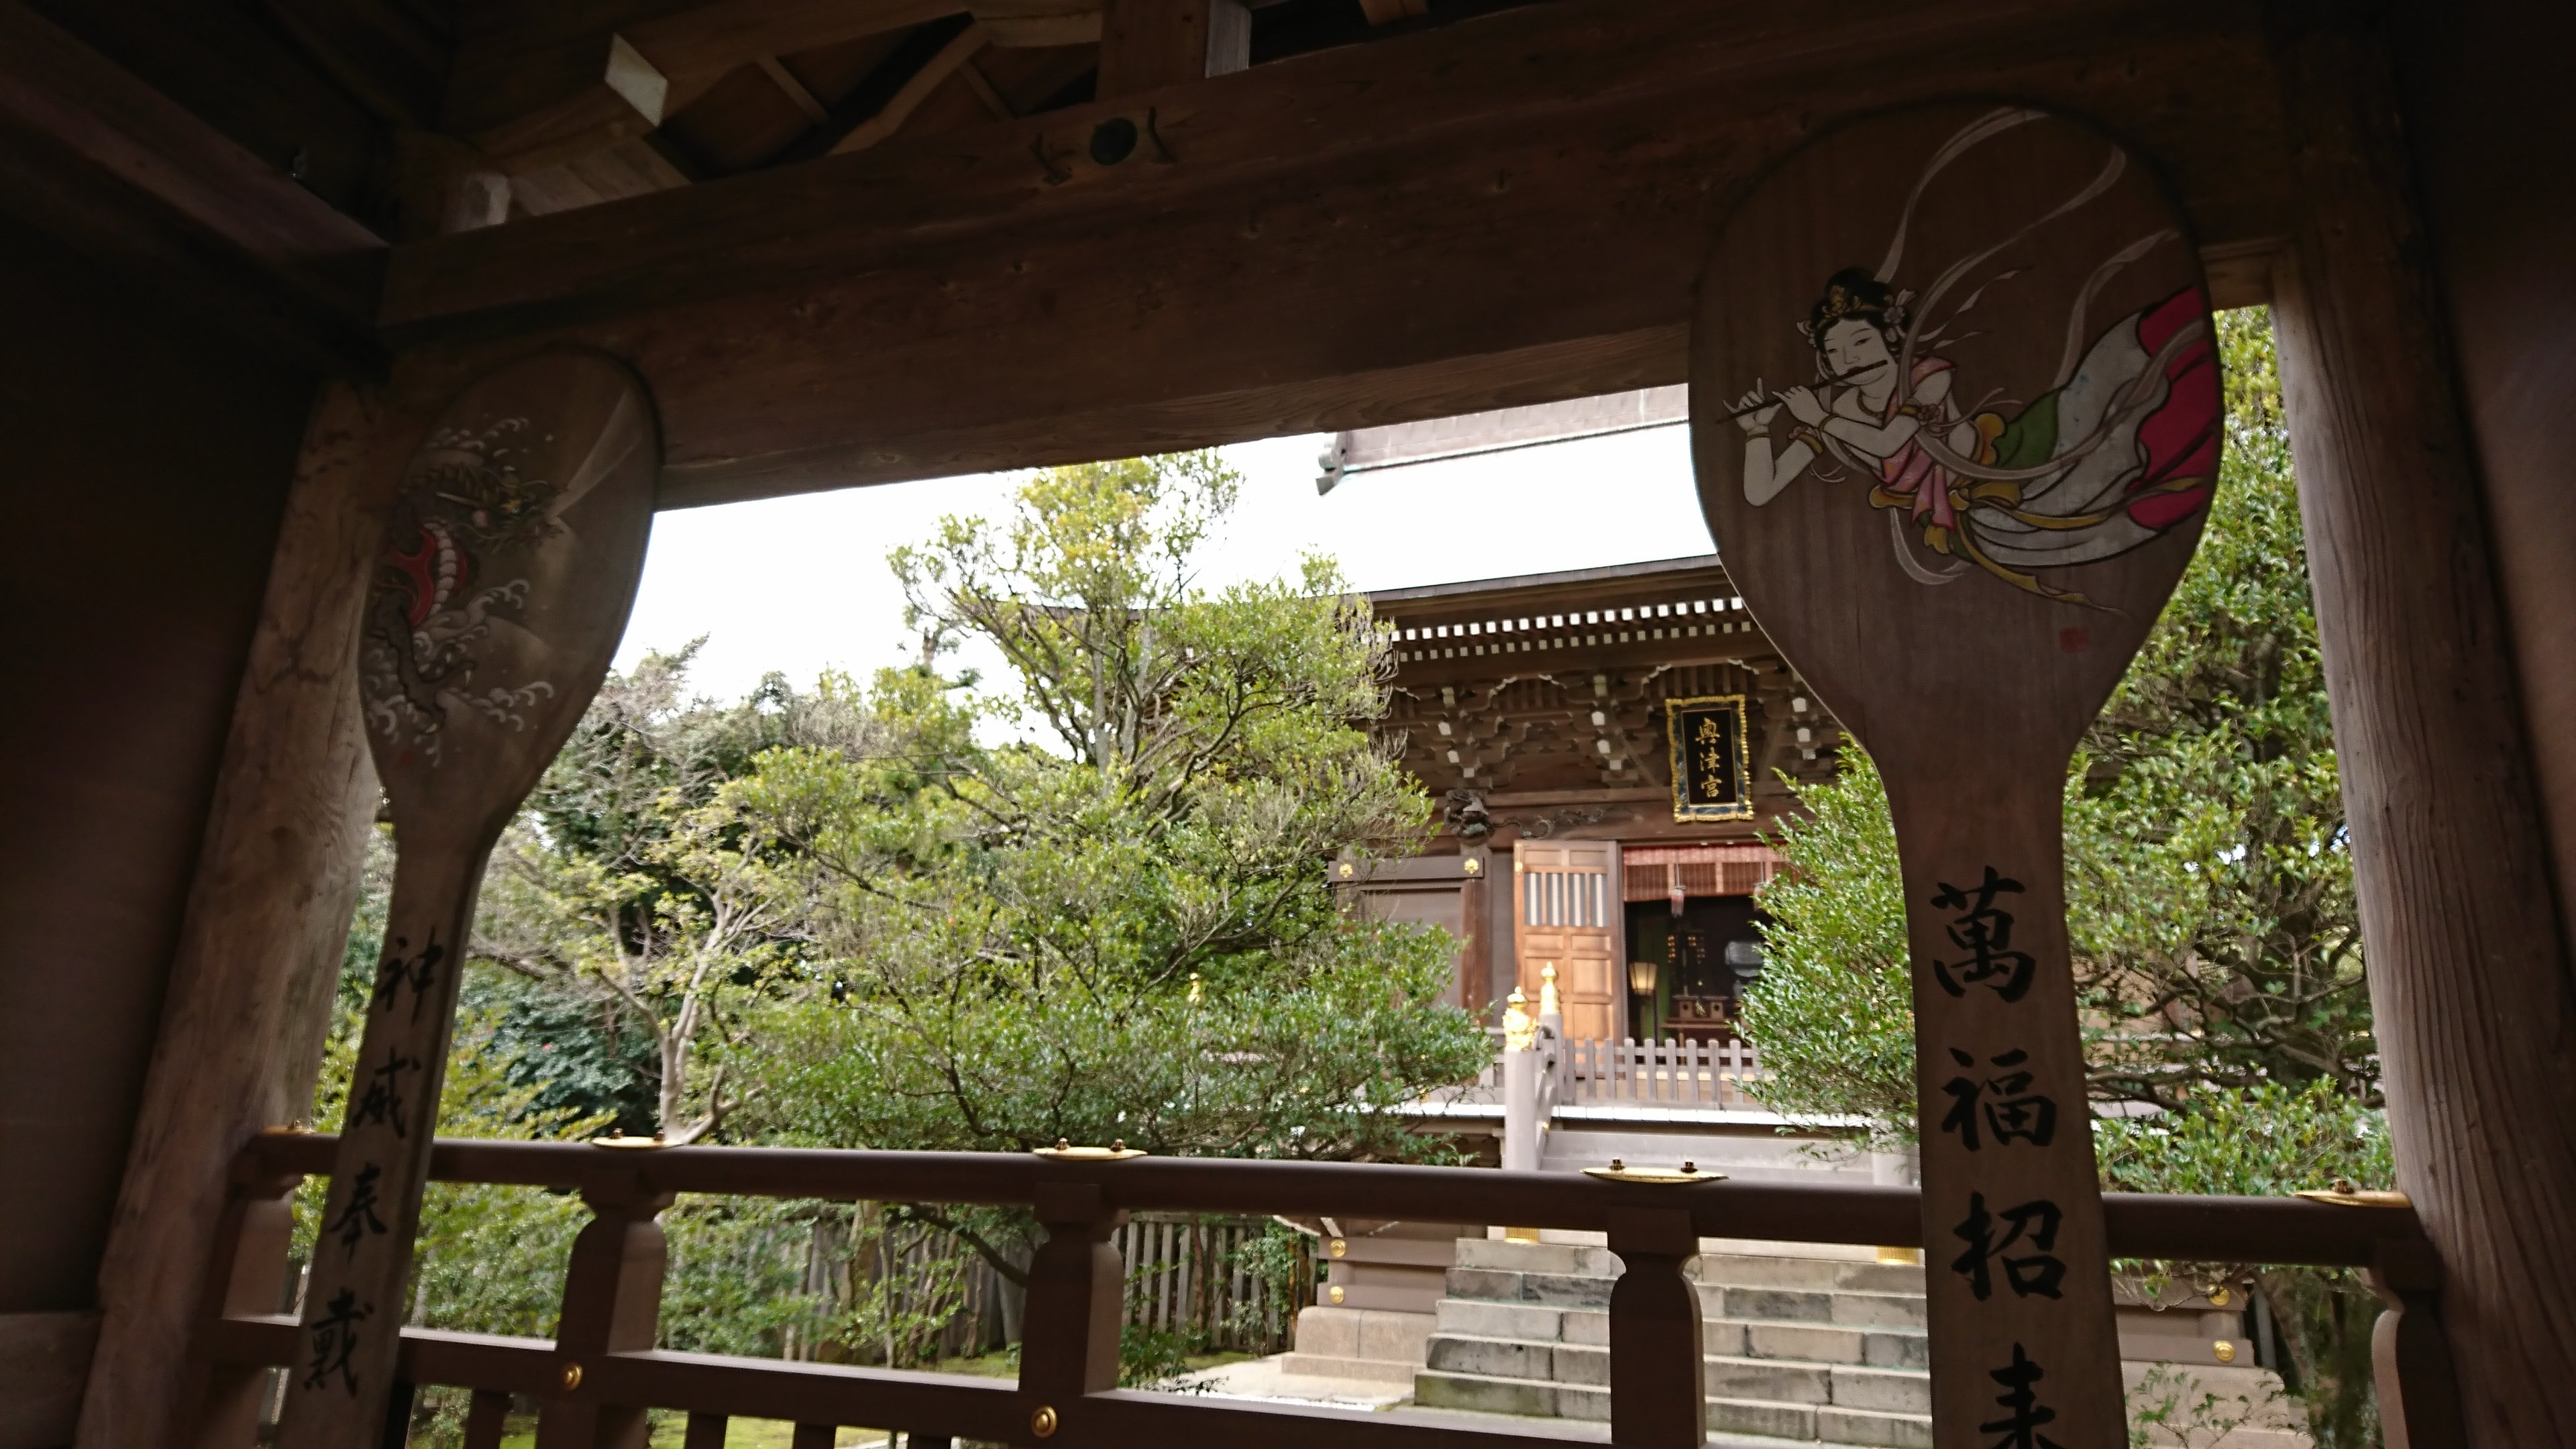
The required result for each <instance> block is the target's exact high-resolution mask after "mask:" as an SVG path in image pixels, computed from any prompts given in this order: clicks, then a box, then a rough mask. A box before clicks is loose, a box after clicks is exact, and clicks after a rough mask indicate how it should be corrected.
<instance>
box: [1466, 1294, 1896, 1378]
mask: <svg viewBox="0 0 2576 1449" xmlns="http://www.w3.org/2000/svg"><path fill="white" fill-rule="evenodd" d="M1434 1331H1435V1332H1439V1333H1444V1334H1450V1335H1463V1336H1466V1337H1471V1338H1505V1339H1516V1340H1519V1341H1521V1342H1525V1343H1584V1344H1596V1345H1606V1344H1608V1343H1609V1342H1610V1315H1609V1314H1608V1313H1607V1312H1605V1311H1600V1310H1594V1309H1579V1308H1572V1309H1570V1308H1556V1307H1550V1306H1547V1305H1544V1304H1525V1303H1488V1302H1484V1301H1481V1300H1476V1299H1465V1298H1445V1299H1442V1300H1441V1302H1440V1310H1439V1314H1438V1316H1437V1319H1436V1327H1435V1330H1434ZM1700 1334H1701V1341H1702V1343H1703V1345H1704V1347H1705V1348H1706V1350H1707V1351H1708V1352H1709V1353H1712V1354H1723V1355H1729V1356H1733V1357H1739V1358H1776V1359H1800V1360H1805V1361H1807V1362H1811V1363H1842V1364H1860V1365H1865V1366H1867V1367H1870V1368H1889V1369H1921V1368H1928V1367H1930V1366H1931V1362H1932V1360H1931V1350H1930V1347H1929V1344H1928V1341H1927V1340H1926V1339H1925V1337H1924V1335H1923V1331H1922V1330H1921V1329H1919V1328H1876V1327H1860V1326H1854V1325H1850V1324H1836V1323H1797V1322H1778V1321H1773V1320H1766V1319H1735V1318H1709V1319H1703V1320H1702V1321H1701V1325H1700Z"/></svg>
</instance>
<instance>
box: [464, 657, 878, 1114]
mask: <svg viewBox="0 0 2576 1449" xmlns="http://www.w3.org/2000/svg"><path fill="white" fill-rule="evenodd" d="M701 642H702V641H701ZM698 647H699V646H698V644H696V643H693V644H691V645H690V646H689V647H688V648H686V649H683V650H681V651H680V652H679V653H677V654H669V655H664V654H652V655H648V656H646V657H645V659H644V660H643V662H642V663H641V664H639V665H638V666H637V667H636V669H635V670H634V672H633V673H631V674H612V675H610V676H609V678H608V679H607V681H606V682H605V683H603V684H602V685H601V687H600V691H599V694H598V696H597V697H596V698H595V699H594V700H593V701H592V702H591V705H590V707H589V709H588V711H587V712H586V713H585V714H584V715H583V717H582V722H581V725H580V726H579V728H578V729H577V730H576V731H575V732H574V734H573V737H572V739H571V740H570V741H569V742H568V743H567V744H566V745H565V746H564V749H563V751H562V752H561V753H560V754H559V755H557V756H556V758H555V761H554V763H553V765H552V766H551V767H549V769H548V770H547V772H546V775H545V778H544V779H543V780H542V781H541V782H540V783H539V785H538V787H537V789H536V790H535V791H534V792H533V793H532V794H531V795H530V797H529V799H528V802H527V804H526V806H525V807H524V808H523V809H522V810H521V811H520V813H519V816H518V818H517V819H516V820H514V821H513V822H512V824H511V827H510V829H509V830H508V831H507V832H506V833H505V834H504V835H503V837H502V840H501V843H500V845H499V847H498V848H497V849H495V851H494V852H493V857H492V864H491V867H490V869H489V870H488V871H487V872H486V874H485V877H484V882H483V895H482V899H481V903H480V905H479V907H478V909H477V913H476V919H475V936H474V947H473V951H474V957H475V959H476V960H477V961H480V962H484V963H489V964H492V965H498V966H500V967H502V968H504V969H505V973H506V974H504V975H502V976H500V977H498V978H490V979H486V980H485V981H483V982H482V983H481V994H483V995H486V996H489V997H491V998H493V999H494V1000H496V1001H498V1002H499V1003H501V1005H502V1006H503V1018H502V1024H501V1027H500V1031H501V1033H502V1035H503V1037H504V1039H505V1040H509V1041H511V1042H512V1043H513V1044H514V1045H517V1046H519V1047H521V1048H523V1049H522V1050H521V1051H520V1052H519V1053H518V1054H517V1055H516V1056H515V1057H514V1058H513V1060H514V1061H515V1062H517V1063H518V1064H519V1069H521V1070H531V1071H541V1074H542V1077H543V1078H544V1080H543V1082H542V1084H541V1086H542V1096H541V1101H542V1102H543V1104H544V1105H548V1106H556V1105H578V1106H582V1107H586V1108H590V1109H593V1110H597V1109H601V1108H609V1109H613V1110H617V1111H618V1113H619V1117H620V1121H621V1125H631V1126H634V1127H636V1128H637V1129H638V1130H641V1131H647V1132H655V1133H659V1134H661V1135H663V1136H664V1137H665V1138H666V1139H668V1140H670V1141H673V1142H690V1141H694V1140H696V1139H698V1138H699V1137H701V1136H703V1135H705V1134H706V1133H707V1132H709V1131H711V1130H713V1129H714V1128H715V1127H717V1126H718V1125H719V1124H720V1123H721V1122H722V1120H723V1118H724V1114H725V1112H726V1111H727V1109H728V1108H729V1107H730V1106H731V1105H732V1104H733V1101H734V1100H735V1096H736V1095H737V1093H736V1091H735V1089H734V1084H732V1083H730V1082H728V1080H727V1078H726V1075H725V1070H724V1066H723V1054H722V1048H723V1046H724V1045H725V1044H726V1043H727V1042H730V1041H732V1040H733V1039H735V1038H736V1037H737V1036H738V1035H739V1032H740V1030H741V1022H742V1014H743V1010H744V1007H745V1005H746V1004H747V1003H749V1002H751V1001H754V1000H756V999H758V998H759V997H760V995H761V994H762V993H763V991H764V990H766V989H767V987H768V985H769V983H771V982H772V981H773V980H774V979H775V978H776V977H777V976H778V975H779V974H780V972H781V971H782V970H783V969H784V968H785V967H786V965H787V963H788V961H789V960H790V959H791V958H792V956H793V954H794V950H795V938H796V925H797V923H796V922H795V921H793V920H791V919H789V918H788V917H787V915H786V914H785V908H786V906H787V905H788V903H789V902H790V901H791V899H792V892H788V891H785V890H782V889H780V888H779V887H778V885H777V883H776V882H775V881H774V879H773V876H772V872H773V869H774V862H773V861H772V860H771V859H770V856H771V855H772V854H773V852H774V849H775V844H776V843H775V841H774V840H772V839H771V838H770V837H769V836H768V835H766V834H765V833H764V832H763V831H762V829H761V828H760V825H759V823H758V822H757V821H755V820H750V819H747V818H746V817H744V816H742V815H741V814H740V813H738V812H736V811H733V810H731V809H729V808H727V807H726V806H724V805H723V804H722V803H721V802H720V801H719V800H718V791H719V789H720V788H721V786H722V785H723V784H724V782H725V781H727V780H728V779H731V778H734V777H735V776H737V775H740V774H742V773H744V772H745V771H746V770H747V769H748V768H749V765H750V762H751V760H752V758H753V757H754V756H755V755H756V754H757V753H758V752H759V751H761V750H763V749H767V748H770V747H773V746H777V745H781V744H785V743H790V742H829V743H840V744H850V745H853V746H860V747H863V737H864V735H865V733H866V731H867V728H868V726H867V723H866V721H865V720H864V719H862V718H861V717H859V716H858V715H857V714H856V713H854V712H853V711H851V710H849V709H847V708H845V707H844V706H843V704H842V701H841V696H839V695H837V694H835V693H833V692H831V691H829V690H824V691H819V692H817V693H814V694H800V693H798V692H797V691H795V690H793V689H790V688H789V687H788V686H787V685H786V683H785V681H784V680H782V679H780V678H778V677H776V676H773V677H771V678H770V679H769V680H767V681H765V682H764V683H763V684H762V685H761V687H760V688H759V689H758V690H756V691H754V692H753V694H752V695H751V696H750V697H749V698H747V699H745V700H743V701H741V702H740V703H738V704H734V705H719V704H716V703H713V702H710V701H708V700H705V699H702V698H696V697H693V696H691V695H690V694H689V693H688V690H687V685H688V667H689V663H690V660H691V659H692V657H693V656H694V655H695V654H696V652H697V649H698ZM710 1044H712V1045H713V1048H714V1053H715V1057H716V1065H715V1068H714V1070H713V1071H711V1072H708V1073H706V1074H705V1075H704V1076H701V1075H700V1074H699V1073H698V1072H697V1070H696V1069H697V1067H698V1065H699V1062H700V1058H701V1056H702V1054H703V1053H704V1052H705V1051H706V1050H707V1049H708V1047H709V1045H710ZM637 1119H640V1120H637Z"/></svg>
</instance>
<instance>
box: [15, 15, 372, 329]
mask: <svg viewBox="0 0 2576 1449" xmlns="http://www.w3.org/2000/svg"><path fill="white" fill-rule="evenodd" d="M0 209H6V210H7V211H9V212H11V213H13V214H15V215H17V216H19V217H20V218H22V219H24V220H26V221H29V222H32V223H34V224H36V225H37V226H39V227H41V228H43V229H45V230H48V231H51V232H53V233H54V234H56V235H58V236H61V237H63V238H65V239H67V240H69V241H71V242H72V243H73V244H74V245H76V246H78V247H80V248H81V249H82V250H84V251H87V252H89V253H91V254H92V255H94V256H96V257H99V258H100V259H102V260H107V261H111V262H116V263H120V264H122V265H123V266H124V267H125V268H126V270H127V271H128V272H129V273H131V274H132V275H134V276H137V277H142V278H148V279H151V281H152V283H153V284H155V285H156V286H158V287H159V288H160V289H161V290H162V291H163V292H164V293H165V294H166V295H167V296H168V297H169V298H170V299H171V300H174V301H176V302H178V303H179V304H180V305H182V306H185V307H188V308H191V309H193V310H195V311H197V312H200V313H202V314H205V315H207V316H208V317H209V318H210V319H211V320H213V321H215V322H217V323H218V324H219V325H224V326H228V327H237V328H240V329H241V330H242V332H243V333H244V334H245V335H248V336H253V337H258V338H261V339H262V340H264V341H267V342H269V343H271V344H273V345H277V346H280V347H282V348H283V349H285V350H287V351H289V352H292V353H295V354H299V355H301V356H303V357H305V358H307V359H309V360H311V361H313V362H316V363H319V364H321V365H322V366H325V367H328V368H333V369H356V370H360V371H373V370H374V369H376V368H378V367H380V366H381V365H382V354H381V352H380V351H379V349H378V348H377V345H376V340H375V337H374V334H373V329H372V328H371V327H370V326H369V325H368V321H369V319H370V318H371V317H372V316H373V314H374V312H375V310H376V305H377V294H378V289H379V287H380V285H381V279H382V276H383V267H384V262H385V256H386V248H385V244H384V242H383V241H382V240H381V239H380V238H378V237H377V236H376V235H375V234H374V233H373V232H370V231H369V230H367V229H366V228H365V227H363V226H361V225H359V224H358V223H357V222H356V221H354V220H352V219H350V218H349V217H348V216H346V215H344V214H342V213H341V212H339V211H337V210H334V209H333V208H332V207H331V205H330V204H329V203H327V202H325V201H323V200H322V199H321V198H320V197H318V196H315V195H314V194H313V193H312V192H310V191H307V190H306V189H304V188H303V187H302V186H299V185H297V184H296V182H295V181H294V180H293V179H291V178H290V177H288V176H287V174H286V173H285V172H283V171H281V170H279V169H278V168H277V167H276V166H275V165H274V164H272V163H271V162H269V161H267V160H264V159H262V158H260V157H258V156H254V155H252V154H251V153H250V152H248V151H246V150H244V149H243V148H242V147H241V146H239V145H237V144H235V143H234V142H233V141H231V140H229V139H228V138H226V137H224V136H222V135H220V134H218V133H217V132H215V131H214V130H213V129H212V128H210V127H208V126H207V125H206V124H205V123H204V122H203V121H201V120H199V119H198V118H197V117H196V116H195V115H194V114H192V113H190V112H189V111H188V110H186V109H185V108H183V107H181V106H180V105H179V104H178V103H177V102H176V101H173V100H171V99H170V98H169V97H167V96H165V95H163V94H162V93H161V92H160V91H158V90H155V89H153V88H152V87H151V86H149V85H147V84H145V83H144V82H143V81H142V80H140V79H138V78H137V77H135V76H134V75H132V74H130V73H128V72H127V71H125V70H124V69H122V68H120V67H119V66H117V65H115V64H114V63H112V62H110V61H109V60H108V59H107V58H106V57H104V56H102V55H100V54H99V53H98V52H96V51H94V50H91V49H90V48H89V47H88V46H86V45H83V44H82V43H81V42H80V41H79V40H77V39H75V38H73V37H72V36H71V35H69V34H67V33H65V32H64V31H62V30H61V29H59V28H57V27H56V26H55V25H54V24H53V23H52V22H51V21H49V20H46V19H45V18H44V17H42V16H40V15H38V14H36V13H35V12H34V11H32V10H30V9H28V8H26V7H25V6H23V5H19V4H15V3H0Z"/></svg>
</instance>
